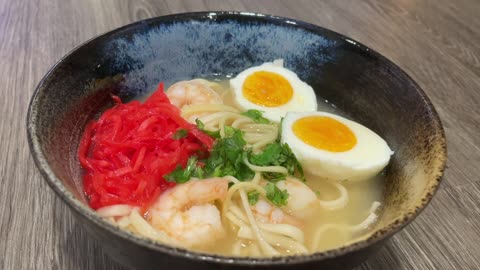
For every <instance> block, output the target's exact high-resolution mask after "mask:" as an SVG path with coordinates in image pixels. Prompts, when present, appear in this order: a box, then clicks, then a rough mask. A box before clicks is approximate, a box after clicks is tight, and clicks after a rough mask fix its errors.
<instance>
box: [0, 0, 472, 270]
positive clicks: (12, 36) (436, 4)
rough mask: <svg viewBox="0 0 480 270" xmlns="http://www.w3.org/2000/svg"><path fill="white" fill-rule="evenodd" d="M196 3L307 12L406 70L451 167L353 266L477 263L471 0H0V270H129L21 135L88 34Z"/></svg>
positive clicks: (298, 15) (303, 16)
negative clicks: (402, 224)
mask: <svg viewBox="0 0 480 270" xmlns="http://www.w3.org/2000/svg"><path fill="white" fill-rule="evenodd" d="M200 10H238V11H251V12H260V13H269V14H275V15H280V16H286V17H292V18H295V19H300V20H304V21H307V22H311V23H314V24H317V25H320V26H323V27H326V28H330V29H332V30H334V31H337V32H339V33H342V34H344V35H347V36H350V37H351V38H354V39H356V40H358V41H360V42H362V43H364V44H366V45H367V46H369V47H371V48H373V49H375V50H377V51H379V52H380V53H382V54H383V55H385V56H386V57H387V58H389V59H391V60H392V61H393V62H395V63H397V64H398V65H399V66H400V67H401V68H403V69H404V70H405V71H407V72H408V73H409V74H410V75H411V76H412V77H413V78H414V79H415V80H416V81H417V82H418V83H419V84H420V86H421V87H422V88H423V89H424V90H425V92H426V93H427V94H428V96H429V97H430V98H431V100H432V101H433V103H434V104H435V106H436V108H437V110H438V113H439V114H440V117H441V119H442V121H443V124H444V126H445V132H446V134H447V140H448V150H449V160H448V169H447V170H446V172H445V176H444V181H443V184H442V186H441V188H440V190H439V191H438V193H437V194H436V196H435V198H434V199H433V201H432V203H431V204H430V206H429V207H428V208H427V209H426V210H425V211H424V212H423V213H422V214H421V215H420V216H419V217H418V218H417V219H416V220H415V221H414V222H413V223H412V224H411V225H409V226H408V227H407V228H406V229H404V230H403V231H402V232H400V233H398V234H397V235H395V236H394V237H393V239H391V240H390V241H389V242H388V244H387V245H386V246H385V247H384V248H383V249H382V250H381V251H380V253H379V254H378V255H376V256H374V257H372V258H370V259H368V260H367V261H366V262H365V263H364V264H363V265H362V266H360V267H359V269H480V166H479V165H480V146H479V145H480V106H479V105H480V2H479V1H478V0H455V1H450V0H436V1H434V0H417V1H414V0H368V1H353V0H352V1H348V0H344V1H337V0H330V1H307V0H300V1H298V0H296V1H293V0H292V1H287V0H284V1H274V0H269V1H263V0H242V1H237V0H229V1H221V0H218V1H215V0H211V1H206V0H205V1H200V0H191V1H154V0H142V1H133V0H132V1H126V0H125V1H115V0H102V1H95V0H84V1H81V0H50V1H40V0H37V1H35V0H32V1H20V0H17V1H15V0H12V1H8V0H0V59H1V64H0V85H1V98H0V102H1V105H0V115H1V122H0V138H1V140H0V150H1V155H0V172H1V180H0V269H124V268H123V267H121V266H119V265H118V264H117V263H115V262H114V261H112V260H111V259H110V258H109V257H107V256H106V255H105V253H104V252H103V251H102V249H101V247H100V246H99V245H98V243H96V242H95V241H93V240H92V239H90V238H89V237H88V236H87V235H86V232H85V231H84V230H83V229H82V228H81V227H80V226H79V224H77V223H76V222H75V221H74V220H73V218H72V215H71V214H70V212H69V210H68V209H67V207H66V206H65V205H64V204H63V203H62V202H61V200H60V199H58V198H57V197H56V196H55V194H54V193H53V191H52V190H51V189H50V188H49V187H48V186H47V185H46V183H45V182H44V181H43V179H42V178H41V177H40V175H39V173H38V172H37V170H36V168H35V166H34V164H33V161H32V158H31V157H30V154H29V149H28V146H27V142H26V131H25V117H26V112H27V106H28V101H29V99H30V96H31V94H32V92H33V90H34V88H35V86H36V84H37V83H38V82H39V80H40V79H41V78H42V77H43V75H44V74H45V73H46V72H47V70H48V69H49V68H50V67H51V66H52V65H53V64H54V63H55V62H56V61H58V60H59V59H60V58H61V57H62V56H63V55H64V54H65V53H67V52H68V51H70V50H71V49H72V48H74V47H75V46H77V45H79V44H81V43H83V42H84V41H86V40H88V39H90V38H92V37H94V36H96V35H98V34H101V33H103V32H106V31H109V30H112V29H115V28H117V27H119V26H122V25H125V24H128V23H130V22H133V21H137V20H141V19H145V18H149V17H155V16H159V15H164V14H170V13H180V12H188V11H200ZM159 269H161V266H159Z"/></svg>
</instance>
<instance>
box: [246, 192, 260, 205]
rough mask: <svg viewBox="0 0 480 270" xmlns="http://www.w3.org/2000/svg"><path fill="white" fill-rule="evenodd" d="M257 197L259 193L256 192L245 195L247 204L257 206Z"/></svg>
mask: <svg viewBox="0 0 480 270" xmlns="http://www.w3.org/2000/svg"><path fill="white" fill-rule="evenodd" d="M259 196H260V193H259V192H258V191H256V190H254V191H250V192H248V193H247V197H248V203H249V204H250V205H255V204H257V202H258V198H259Z"/></svg>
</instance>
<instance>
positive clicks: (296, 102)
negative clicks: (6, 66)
mask: <svg viewBox="0 0 480 270" xmlns="http://www.w3.org/2000/svg"><path fill="white" fill-rule="evenodd" d="M230 87H231V88H232V90H233V96H234V101H235V103H237V105H238V106H239V107H241V108H242V109H244V110H249V109H256V110H259V111H263V117H265V118H267V119H269V120H271V121H273V122H280V119H281V118H282V117H284V116H285V114H286V113H287V112H288V111H297V112H305V111H312V112H313V111H316V110H317V98H316V96H315V92H314V91H313V88H312V87H311V86H310V85H308V84H306V83H305V82H303V81H302V80H300V79H299V78H298V76H297V74H295V73H294V72H293V71H291V70H288V69H286V68H284V67H283V61H274V62H273V63H264V64H262V65H260V66H257V67H252V68H248V69H246V70H244V71H242V72H241V73H240V74H238V75H237V76H236V77H235V78H233V79H231V80H230Z"/></svg>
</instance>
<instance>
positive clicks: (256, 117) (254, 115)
mask: <svg viewBox="0 0 480 270" xmlns="http://www.w3.org/2000/svg"><path fill="white" fill-rule="evenodd" d="M241 115H245V116H247V117H249V118H251V119H253V121H255V123H259V124H270V121H269V120H268V119H267V118H265V117H263V112H262V111H259V110H253V109H252V110H248V111H245V112H243V113H241Z"/></svg>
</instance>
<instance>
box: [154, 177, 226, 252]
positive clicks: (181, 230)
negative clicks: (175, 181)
mask: <svg viewBox="0 0 480 270" xmlns="http://www.w3.org/2000/svg"><path fill="white" fill-rule="evenodd" d="M227 190H228V180H226V179H225V178H209V179H204V180H198V179H192V180H190V181H189V182H187V183H184V184H179V185H177V186H175V187H174V188H172V189H170V190H168V191H166V192H165V193H164V194H162V195H161V196H160V197H159V198H158V199H157V201H156V202H155V203H154V204H153V206H152V207H151V208H150V210H149V212H150V214H151V220H150V221H151V224H152V226H153V227H154V228H156V229H158V230H161V231H164V232H165V233H166V234H167V235H169V236H170V237H172V238H173V239H175V240H177V241H178V243H179V244H180V245H182V246H184V247H187V248H188V247H204V246H207V245H209V244H212V243H214V242H215V241H216V240H218V239H220V238H222V237H223V236H224V235H225V230H224V228H223V224H222V221H221V217H220V212H219V211H218V209H217V207H216V206H215V205H214V204H213V202H214V201H215V200H223V199H224V198H225V196H226V195H227Z"/></svg>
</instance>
